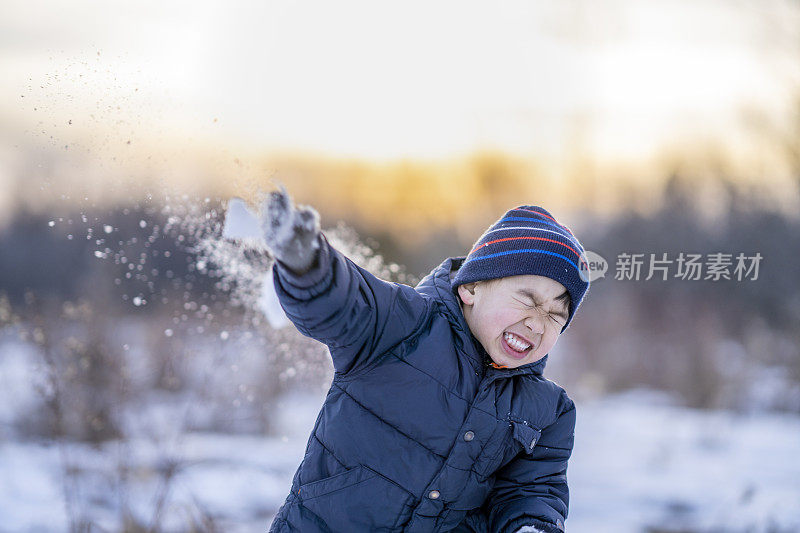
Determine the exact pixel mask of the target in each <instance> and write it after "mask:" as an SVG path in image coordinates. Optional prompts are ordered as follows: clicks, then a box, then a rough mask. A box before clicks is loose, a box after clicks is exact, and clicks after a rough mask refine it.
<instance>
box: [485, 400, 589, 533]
mask: <svg viewBox="0 0 800 533" xmlns="http://www.w3.org/2000/svg"><path fill="white" fill-rule="evenodd" d="M556 412H558V413H559V415H558V416H557V417H556V419H555V421H554V422H553V423H552V424H550V425H549V426H547V427H545V428H544V429H542V431H541V435H540V436H539V437H538V442H536V444H535V445H532V444H531V443H527V442H526V443H522V442H520V445H521V447H522V448H523V450H522V451H520V453H519V454H518V455H517V456H516V457H515V458H514V459H512V460H511V462H510V463H508V464H506V465H505V466H504V467H503V468H501V469H500V470H499V471H498V472H497V474H496V479H495V485H494V488H493V489H492V491H491V493H490V494H489V497H488V499H487V502H486V504H487V505H486V509H487V512H488V515H489V530H490V531H497V532H503V533H506V532H515V531H517V530H518V529H520V528H522V527H523V526H533V527H535V528H537V529H540V530H542V531H543V532H546V533H561V532H563V531H564V520H566V518H567V512H568V509H569V489H568V487H567V461H568V460H569V458H570V455H572V446H573V443H574V433H575V404H574V403H573V402H572V400H570V399H569V397H568V396H567V395H566V393H563V392H562V394H561V397H560V400H559V406H558V409H557V411H556ZM515 433H516V432H515ZM532 433H533V437H534V438H536V436H537V434H536V432H532ZM528 446H530V448H528Z"/></svg>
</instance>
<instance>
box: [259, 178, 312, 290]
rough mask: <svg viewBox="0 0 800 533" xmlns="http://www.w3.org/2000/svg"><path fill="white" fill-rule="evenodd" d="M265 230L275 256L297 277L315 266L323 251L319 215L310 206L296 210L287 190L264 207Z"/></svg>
mask: <svg viewBox="0 0 800 533" xmlns="http://www.w3.org/2000/svg"><path fill="white" fill-rule="evenodd" d="M260 220H261V230H262V232H263V234H264V240H265V241H266V244H267V246H268V247H269V249H270V250H271V251H272V254H273V256H274V257H275V259H277V260H278V261H279V262H280V263H282V264H283V265H284V266H286V267H287V268H289V269H290V270H292V271H293V272H295V273H297V274H303V273H305V272H306V271H308V270H309V269H310V268H311V266H312V265H313V264H314V260H315V259H316V256H317V251H318V250H319V239H318V236H319V233H320V226H319V214H318V213H317V212H316V210H314V208H313V207H310V206H299V207H295V206H294V205H293V204H292V199H291V198H290V197H289V193H288V192H286V189H285V188H284V187H283V186H280V188H279V189H278V190H277V191H272V192H270V193H269V196H268V197H267V198H266V199H265V200H264V202H263V204H262V207H261V215H260Z"/></svg>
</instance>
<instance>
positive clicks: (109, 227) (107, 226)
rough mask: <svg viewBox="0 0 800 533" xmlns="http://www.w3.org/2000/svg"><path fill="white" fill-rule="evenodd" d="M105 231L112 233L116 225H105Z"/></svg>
mask: <svg viewBox="0 0 800 533" xmlns="http://www.w3.org/2000/svg"><path fill="white" fill-rule="evenodd" d="M103 231H105V232H106V233H111V232H112V231H114V227H113V226H111V225H109V224H106V225H104V226H103Z"/></svg>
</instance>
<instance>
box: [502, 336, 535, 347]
mask: <svg viewBox="0 0 800 533" xmlns="http://www.w3.org/2000/svg"><path fill="white" fill-rule="evenodd" d="M503 338H504V339H505V340H506V342H507V343H508V345H509V346H511V347H512V348H514V349H515V350H516V351H518V352H524V351H525V350H527V349H528V348H530V347H531V345H530V344H528V343H527V342H523V341H522V340H520V339H519V338H517V336H516V335H514V334H513V333H508V332H506V333H504V334H503Z"/></svg>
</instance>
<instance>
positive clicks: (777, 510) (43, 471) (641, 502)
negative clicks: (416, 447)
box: [0, 391, 800, 533]
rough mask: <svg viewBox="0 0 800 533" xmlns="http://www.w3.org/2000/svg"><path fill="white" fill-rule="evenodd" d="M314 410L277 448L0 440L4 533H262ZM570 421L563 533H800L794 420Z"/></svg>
mask: <svg viewBox="0 0 800 533" xmlns="http://www.w3.org/2000/svg"><path fill="white" fill-rule="evenodd" d="M321 400H322V396H321V395H310V394H305V395H298V394H295V395H291V396H286V397H284V398H283V399H282V400H281V405H280V406H279V407H278V408H279V410H280V413H281V416H280V420H279V424H278V429H279V433H280V436H279V437H275V438H266V437H265V438H258V437H243V436H236V437H234V436H225V435H219V434H189V435H184V436H181V437H179V438H177V439H175V440H173V441H170V442H161V443H155V442H152V441H146V440H143V441H131V442H127V443H109V444H106V445H104V446H102V447H100V448H96V449H95V448H92V447H90V446H88V445H75V444H70V445H61V446H58V445H52V444H50V445H47V444H34V443H29V442H11V441H6V442H2V443H0V516H2V523H0V531H9V532H10V531H15V532H16V531H29V532H33V531H66V530H68V527H69V526H68V525H69V518H68V517H69V516H72V517H73V520H78V519H80V518H81V517H82V516H83V517H85V518H87V519H90V520H91V521H94V522H95V523H96V524H97V525H99V526H101V527H103V528H104V530H119V529H120V526H119V524H120V523H121V522H120V520H121V518H120V516H119V515H120V511H119V510H120V509H123V508H127V509H130V510H131V512H132V513H133V514H134V515H135V516H136V517H137V519H138V521H139V523H143V524H145V525H147V524H149V523H152V520H153V514H154V508H155V506H156V501H157V500H159V499H161V500H162V501H163V511H162V517H163V520H162V524H163V527H164V530H174V531H182V530H188V529H190V528H191V527H192V524H196V525H200V527H202V524H203V523H204V520H206V522H205V523H208V520H209V519H211V520H213V522H214V524H215V525H216V527H217V528H218V530H221V531H232V532H249V531H253V532H255V531H265V530H266V528H267V526H268V525H269V523H270V522H271V518H272V516H273V515H274V512H275V511H276V510H277V508H278V506H279V505H280V504H281V503H282V501H283V499H284V498H285V496H286V493H287V491H288V488H289V485H290V481H291V477H292V474H293V473H294V469H295V468H296V466H297V464H298V463H299V461H300V459H301V457H302V454H303V449H304V446H305V440H306V436H307V432H308V430H309V429H310V428H311V426H312V424H313V422H314V418H315V416H316V410H317V407H318V405H319V402H321ZM578 409H579V411H578V427H577V429H576V444H575V450H574V455H573V459H572V461H571V463H570V470H569V479H570V486H571V491H572V502H571V514H570V517H569V520H568V521H567V526H568V528H569V531H570V532H572V533H600V532H609V533H610V532H614V533H625V532H656V531H664V532H667V531H668V532H679V531H680V532H693V531H698V532H700V531H705V532H712V531H713V532H721V531H726V532H727V531H731V532H738V531H741V532H745V531H746V532H789V531H800V459H799V458H798V456H799V455H800V417H795V416H785V415H767V414H764V415H758V416H753V415H735V414H730V413H722V412H702V411H694V410H689V409H685V408H681V407H677V406H673V405H670V404H669V402H666V401H664V400H663V398H662V397H660V396H658V395H656V394H653V393H649V392H647V391H641V392H633V393H627V394H623V395H617V396H612V397H606V398H604V399H601V400H598V401H593V402H591V403H579V404H578ZM65 465H69V466H70V467H71V468H74V469H75V470H74V471H75V472H76V474H75V475H74V476H66V477H65V476H64V467H65ZM171 465H177V466H176V467H175V469H174V476H173V478H172V482H171V483H169V484H168V485H166V486H167V487H168V490H166V491H165V490H164V488H165V485H164V483H163V480H164V476H163V475H162V474H163V473H164V472H165V471H168V470H169V468H170V467H171ZM123 467H124V468H123ZM122 480H124V483H123V482H122ZM65 493H66V494H69V498H68V499H67V500H68V501H65V498H64V494H65ZM68 506H69V507H68Z"/></svg>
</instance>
